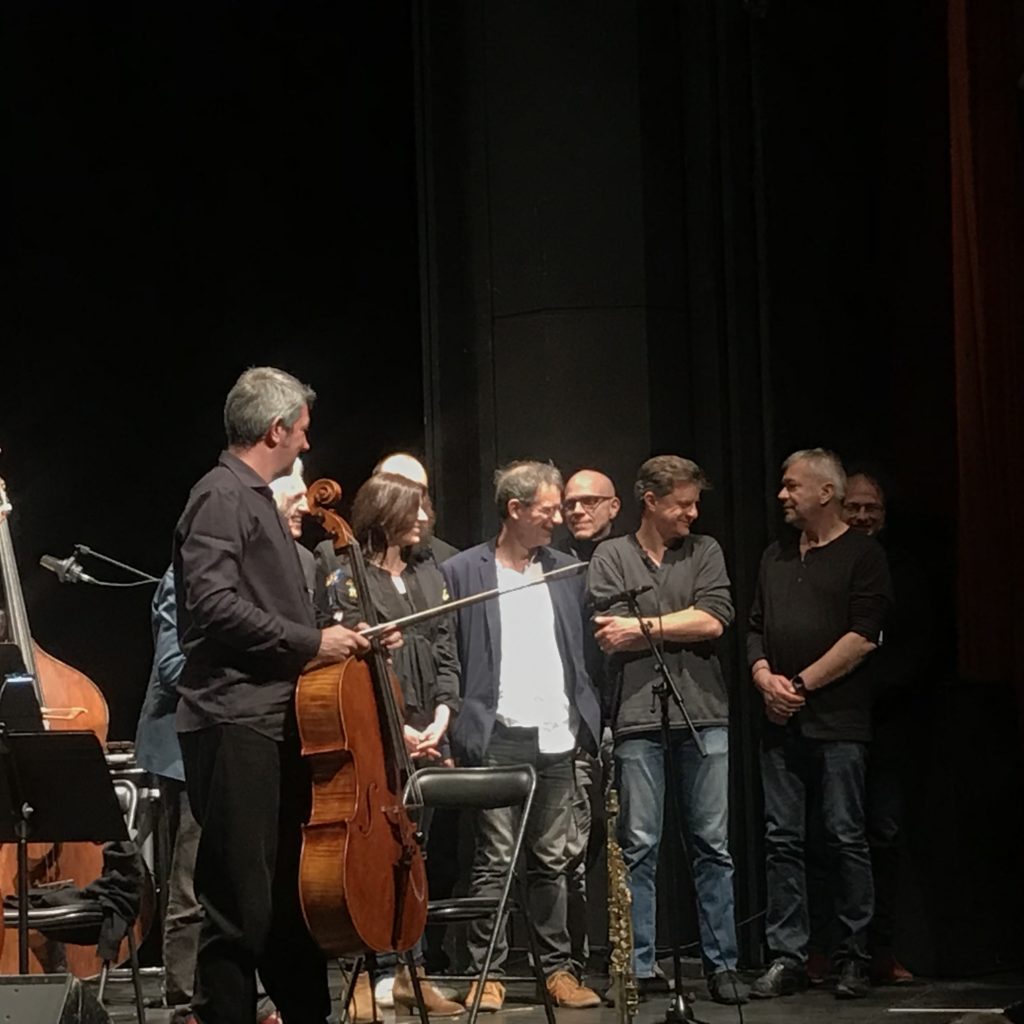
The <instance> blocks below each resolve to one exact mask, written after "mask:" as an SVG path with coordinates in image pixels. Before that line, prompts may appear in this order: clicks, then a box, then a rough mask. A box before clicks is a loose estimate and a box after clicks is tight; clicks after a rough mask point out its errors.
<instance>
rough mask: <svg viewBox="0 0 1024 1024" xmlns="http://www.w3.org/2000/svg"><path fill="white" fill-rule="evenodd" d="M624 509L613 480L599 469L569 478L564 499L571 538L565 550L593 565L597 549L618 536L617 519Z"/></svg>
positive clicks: (579, 473) (565, 543) (584, 470)
mask: <svg viewBox="0 0 1024 1024" xmlns="http://www.w3.org/2000/svg"><path fill="white" fill-rule="evenodd" d="M621 508H622V502H621V501H619V498H618V496H617V495H616V493H615V484H614V483H612V480H611V477H609V476H606V475H605V474H604V473H602V472H601V471H600V470H597V469H581V470H580V471H579V472H577V473H574V474H573V475H572V476H571V477H569V481H568V483H566V485H565V496H564V498H563V499H562V517H563V518H564V519H565V525H566V527H567V529H568V530H569V537H568V538H567V539H566V540H565V541H564V542H563V544H562V545H560V546H561V548H562V550H563V551H567V552H569V553H570V554H573V555H575V556H576V557H577V558H578V559H579V560H580V561H581V562H589V561H590V556H591V555H592V554H593V553H594V548H596V547H597V545H598V544H600V543H601V541H603V540H607V539H608V538H609V537H611V536H614V529H615V517H616V516H617V515H618V514H619V509H621Z"/></svg>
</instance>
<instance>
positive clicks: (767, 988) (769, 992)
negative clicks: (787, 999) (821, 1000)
mask: <svg viewBox="0 0 1024 1024" xmlns="http://www.w3.org/2000/svg"><path fill="white" fill-rule="evenodd" d="M805 988H807V972H806V971H804V969H803V967H802V966H800V965H796V964H791V963H788V962H787V961H785V960H773V961H772V964H771V966H770V967H769V968H768V970H767V971H765V972H764V974H762V975H761V977H760V978H758V979H757V981H755V982H754V984H753V985H751V986H750V997H751V999H774V998H775V997H776V996H788V995H792V994H793V993H794V992H802V991H803V990H804V989H805Z"/></svg>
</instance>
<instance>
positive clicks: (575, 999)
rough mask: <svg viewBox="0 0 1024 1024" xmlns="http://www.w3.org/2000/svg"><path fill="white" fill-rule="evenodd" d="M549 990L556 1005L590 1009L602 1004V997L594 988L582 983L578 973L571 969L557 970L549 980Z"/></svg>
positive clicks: (568, 1008) (575, 1008) (571, 1008)
mask: <svg viewBox="0 0 1024 1024" xmlns="http://www.w3.org/2000/svg"><path fill="white" fill-rule="evenodd" d="M547 985H548V992H549V993H550V994H551V999H552V1001H553V1002H554V1004H555V1006H564V1007H565V1008H566V1009H567V1010H589V1009H591V1008H592V1007H594V1006H600V1005H601V997H600V996H599V995H598V994H597V993H596V992H595V991H594V990H593V989H589V988H587V986H586V985H581V984H580V983H579V982H578V981H577V980H576V975H574V974H571V973H570V972H569V971H555V973H554V974H552V975H550V977H549V978H548V981H547Z"/></svg>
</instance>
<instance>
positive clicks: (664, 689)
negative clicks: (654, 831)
mask: <svg viewBox="0 0 1024 1024" xmlns="http://www.w3.org/2000/svg"><path fill="white" fill-rule="evenodd" d="M626 601H627V603H628V604H629V611H630V614H631V615H632V616H634V617H635V618H636V620H637V622H638V623H639V624H640V632H641V633H643V635H644V639H645V640H646V641H647V646H648V647H649V648H650V651H651V655H652V656H653V658H654V663H655V664H656V665H657V667H658V674H659V676H660V679H659V680H658V681H657V682H656V683H655V684H654V694H655V696H656V697H657V698H658V699H659V701H660V702H661V745H662V748H663V750H664V758H663V761H662V764H663V767H664V777H665V788H666V790H667V791H668V801H667V813H666V821H665V825H664V827H663V828H662V835H664V834H665V833H666V832H667V833H668V835H669V842H670V844H671V849H670V853H669V857H668V865H667V866H668V896H669V908H670V911H669V920H670V922H671V933H672V975H673V985H672V1001H671V1003H670V1004H669V1007H668V1009H667V1010H666V1011H665V1021H666V1022H667V1024H682V1022H683V1021H695V1022H697V1024H700V1022H699V1021H698V1019H697V1018H696V1017H695V1016H694V1015H693V1006H692V1005H691V1003H690V1001H689V1000H688V998H687V995H686V992H685V991H684V989H683V961H682V955H681V954H680V948H681V946H682V941H681V936H680V934H679V910H678V907H679V879H678V876H677V873H676V872H677V866H678V863H679V860H680V859H681V858H683V857H685V856H686V850H685V849H682V848H681V846H682V844H681V842H680V836H681V835H682V832H681V822H682V816H681V814H680V811H679V790H678V786H677V783H676V773H675V759H674V757H673V755H672V736H671V731H670V729H669V701H670V700H671V701H672V702H673V703H674V704H675V705H676V707H677V708H679V710H680V712H681V713H682V716H683V720H684V721H685V722H686V727H687V728H688V729H689V730H690V734H691V735H692V736H693V742H694V744H695V745H696V747H697V751H698V753H699V754H700V756H701V757H706V756H707V750H706V749H705V747H704V741H703V740H702V739H701V737H700V733H699V732H697V730H696V728H695V727H694V725H693V720H692V719H691V718H690V713H689V712H688V711H687V710H686V705H685V704H684V703H683V697H682V694H681V693H680V692H679V688H678V687H677V686H676V682H675V680H674V679H673V678H672V673H671V672H670V671H669V667H668V665H666V664H665V658H664V656H663V655H662V653H661V648H660V647H659V646H658V645H657V644H656V643H655V642H654V637H653V636H652V635H651V629H650V626H648V625H647V623H646V622H645V621H644V617H643V615H642V614H641V613H640V606H639V605H638V604H637V599H636V595H635V594H628V593H627V595H626Z"/></svg>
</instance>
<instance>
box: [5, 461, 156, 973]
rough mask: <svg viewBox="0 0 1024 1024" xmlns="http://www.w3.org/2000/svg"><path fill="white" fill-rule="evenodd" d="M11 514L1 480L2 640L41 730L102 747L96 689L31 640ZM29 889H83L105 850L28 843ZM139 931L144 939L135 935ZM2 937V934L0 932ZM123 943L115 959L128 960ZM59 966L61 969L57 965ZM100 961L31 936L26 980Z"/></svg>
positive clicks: (12, 867)
mask: <svg viewBox="0 0 1024 1024" xmlns="http://www.w3.org/2000/svg"><path fill="white" fill-rule="evenodd" d="M10 511H12V506H11V503H10V500H9V499H8V497H7V493H6V490H5V488H4V483H3V481H2V480H0V568H2V573H3V589H4V594H5V595H6V612H7V632H8V638H9V639H10V640H11V641H13V643H14V644H15V645H16V646H17V648H18V649H19V651H20V654H21V660H22V662H23V664H24V668H25V673H26V674H27V675H29V676H31V677H32V682H33V687H34V689H35V695H36V699H37V701H38V704H39V709H40V712H41V714H42V719H43V726H44V728H46V729H75V730H87V731H89V732H92V733H94V734H95V735H96V737H97V738H98V739H99V741H100V744H101V746H103V747H106V742H107V730H108V726H109V709H108V707H107V702H106V699H105V698H104V696H103V693H102V692H101V691H100V689H99V687H98V686H97V685H96V684H95V683H94V682H93V681H92V680H91V679H90V678H89V677H88V676H87V675H85V674H84V673H83V672H80V671H78V669H76V668H72V667H71V666H70V665H66V664H65V663H64V662H62V661H59V660H58V659H57V658H54V657H53V656H52V655H49V654H47V653H46V652H45V651H44V650H43V649H42V648H41V647H39V646H38V645H37V644H36V643H35V641H34V640H33V639H32V634H31V631H30V630H29V625H28V615H27V613H26V611H25V600H24V595H23V594H22V590H21V580H20V578H19V575H18V565H17V561H16V559H15V556H14V545H13V543H12V541H11V534H10V528H9V525H8V522H7V514H8V513H9V512H10ZM17 853H18V850H17V845H16V844H13V843H7V844H4V845H2V846H0V892H2V893H10V892H15V891H17V887H18V884H17V879H18V859H17ZM28 855H29V880H28V884H29V887H30V888H31V887H33V886H40V885H63V884H69V885H73V886H75V887H76V888H83V887H84V886H86V885H88V884H89V883H90V882H93V881H95V880H96V879H97V878H99V877H100V875H102V873H103V847H102V846H101V845H99V844H97V843H87V842H74V843H29V845H28ZM141 918H142V914H141V913H140V916H139V920H137V921H136V923H135V925H134V926H133V927H135V928H136V929H137V932H136V934H137V936H139V941H141V936H142V934H144V931H145V926H144V924H142V923H141ZM138 929H142V931H141V932H140V931H138ZM3 930H4V929H0V932H2V931H3ZM127 956H128V952H127V938H126V939H125V940H124V941H123V942H122V945H121V959H122V960H124V959H127ZM62 963H63V967H62V966H61V964H62ZM102 963H103V962H102V960H101V959H100V957H99V956H98V955H97V953H96V949H95V947H89V946H79V945H72V944H68V945H62V944H60V943H56V942H53V941H51V940H49V939H47V938H46V937H44V936H43V935H41V934H40V933H38V932H35V931H30V933H29V972H30V973H52V972H53V971H55V970H61V969H67V970H68V971H70V972H71V973H72V974H74V975H75V976H76V977H78V978H82V979H88V978H94V977H96V976H97V975H98V974H99V973H100V969H101V967H102ZM18 966H19V965H18V946H17V943H4V942H3V939H2V935H0V974H5V975H7V974H18V973H19V971H18Z"/></svg>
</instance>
